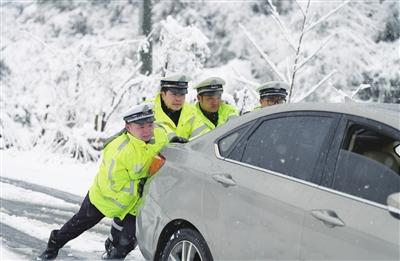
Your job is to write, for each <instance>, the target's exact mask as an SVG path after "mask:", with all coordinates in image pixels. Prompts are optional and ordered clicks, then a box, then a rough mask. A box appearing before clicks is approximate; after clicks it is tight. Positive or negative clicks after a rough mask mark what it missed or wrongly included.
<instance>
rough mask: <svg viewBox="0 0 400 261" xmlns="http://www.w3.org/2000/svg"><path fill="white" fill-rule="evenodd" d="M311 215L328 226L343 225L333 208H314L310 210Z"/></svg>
mask: <svg viewBox="0 0 400 261" xmlns="http://www.w3.org/2000/svg"><path fill="white" fill-rule="evenodd" d="M311 215H312V216H313V217H315V218H316V219H318V220H321V221H322V222H323V223H324V224H325V225H327V226H328V227H330V228H332V227H343V226H344V225H345V224H344V222H343V221H342V220H341V219H340V218H339V217H338V215H337V214H336V213H335V211H333V210H329V209H315V210H311Z"/></svg>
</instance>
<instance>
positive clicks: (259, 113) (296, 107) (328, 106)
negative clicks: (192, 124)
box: [190, 103, 400, 148]
mask: <svg viewBox="0 0 400 261" xmlns="http://www.w3.org/2000/svg"><path fill="white" fill-rule="evenodd" d="M304 111H315V112H334V113H340V114H348V115H355V116H359V117H363V118H369V119H372V120H375V121H378V122H381V123H383V124H386V125H388V126H391V127H393V128H395V129H397V130H399V129H400V104H377V103H286V104H280V105H274V106H269V107H265V108H261V109H258V110H255V111H252V112H250V113H247V114H244V115H242V116H240V117H237V118H234V119H232V120H229V122H227V123H226V124H223V125H222V126H219V127H218V128H215V129H214V130H213V131H211V132H208V133H206V134H204V135H202V136H200V137H198V138H196V139H194V140H193V141H192V142H190V143H191V145H193V147H194V148H195V147H199V148H200V147H203V146H206V145H205V144H206V143H208V142H212V143H213V142H214V140H215V138H217V137H220V136H221V135H223V134H225V133H226V132H228V131H230V130H232V129H235V128H236V127H238V126H240V125H243V124H245V123H247V122H250V121H253V120H255V119H257V118H260V117H263V116H267V115H272V114H275V113H284V112H304Z"/></svg>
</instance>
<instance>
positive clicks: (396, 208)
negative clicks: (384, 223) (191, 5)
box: [386, 192, 400, 219]
mask: <svg viewBox="0 0 400 261" xmlns="http://www.w3.org/2000/svg"><path fill="white" fill-rule="evenodd" d="M386 203H387V206H388V210H389V212H390V214H391V215H392V216H393V217H395V218H397V219H400V192H397V193H393V194H390V195H389V196H388V197H387V200H386Z"/></svg>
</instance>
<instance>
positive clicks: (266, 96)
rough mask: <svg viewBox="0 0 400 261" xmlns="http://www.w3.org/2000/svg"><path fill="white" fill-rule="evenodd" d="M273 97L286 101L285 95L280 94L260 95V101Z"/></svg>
mask: <svg viewBox="0 0 400 261" xmlns="http://www.w3.org/2000/svg"><path fill="white" fill-rule="evenodd" d="M273 97H279V98H283V99H286V95H285V94H282V93H265V94H261V95H260V98H261V99H267V98H273Z"/></svg>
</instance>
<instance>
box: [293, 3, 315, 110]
mask: <svg viewBox="0 0 400 261" xmlns="http://www.w3.org/2000/svg"><path fill="white" fill-rule="evenodd" d="M310 2H311V0H308V2H307V9H306V15H305V16H304V19H303V24H302V25H301V34H300V37H299V43H298V45H297V51H296V58H295V60H294V64H293V74H292V79H291V81H290V88H289V98H288V102H290V100H291V98H292V92H293V86H294V79H295V78H296V71H297V62H298V60H299V56H300V48H301V42H302V40H303V36H304V27H305V24H306V21H307V14H308V10H309V8H310Z"/></svg>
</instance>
